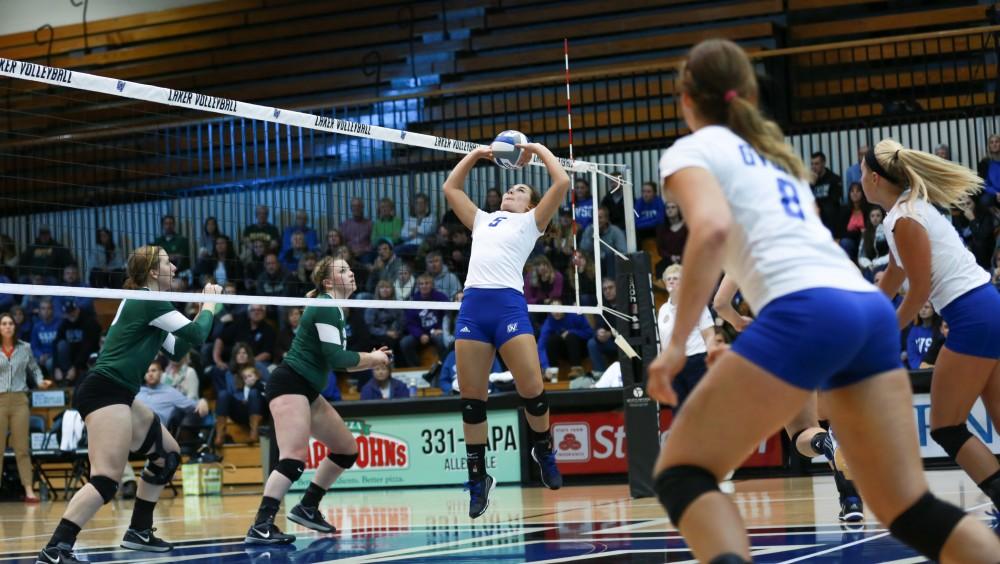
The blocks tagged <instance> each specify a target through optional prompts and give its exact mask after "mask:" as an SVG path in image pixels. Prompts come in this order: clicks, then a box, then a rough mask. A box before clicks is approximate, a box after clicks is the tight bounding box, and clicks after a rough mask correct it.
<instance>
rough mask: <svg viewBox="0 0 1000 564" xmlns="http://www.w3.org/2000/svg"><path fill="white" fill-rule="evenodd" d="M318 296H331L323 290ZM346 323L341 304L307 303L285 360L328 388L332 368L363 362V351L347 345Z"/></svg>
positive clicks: (317, 386)
mask: <svg viewBox="0 0 1000 564" xmlns="http://www.w3.org/2000/svg"><path fill="white" fill-rule="evenodd" d="M316 299H319V300H322V299H331V298H330V296H329V294H323V295H322V296H319V297H318V298H316ZM344 325H345V321H344V312H343V311H342V310H341V309H340V308H339V307H312V306H310V307H307V308H306V310H305V311H304V312H303V313H302V319H301V320H299V330H298V331H296V332H295V339H294V340H292V348H291V349H290V350H289V351H288V353H287V354H285V364H287V365H288V367H289V368H291V369H292V370H294V371H295V372H296V373H297V374H299V375H300V376H302V377H303V378H305V379H306V381H308V382H309V385H310V386H312V387H313V388H314V389H315V390H316V391H318V392H322V391H323V390H324V389H325V388H326V383H327V375H328V374H329V373H330V371H331V370H343V369H345V368H353V367H355V366H357V365H358V363H359V362H361V355H360V354H358V353H356V352H353V351H349V350H347V348H346V347H347V332H346V331H344Z"/></svg>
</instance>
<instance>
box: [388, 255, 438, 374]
mask: <svg viewBox="0 0 1000 564" xmlns="http://www.w3.org/2000/svg"><path fill="white" fill-rule="evenodd" d="M411 299H412V300H413V301H421V302H447V301H450V300H449V299H448V295H447V294H443V293H441V292H440V291H439V290H436V289H435V288H434V278H433V277H432V276H431V275H430V274H421V275H420V277H419V278H417V289H416V291H414V292H413V297H412V298H411ZM444 313H445V312H444V311H442V310H438V309H420V310H416V309H408V310H406V329H407V334H406V335H405V336H403V339H402V341H400V343H399V348H400V350H401V351H402V353H403V361H404V362H405V363H406V366H420V356H419V355H418V352H419V351H420V349H422V348H423V347H425V346H428V345H433V346H434V348H435V349H436V350H437V354H438V360H440V359H443V358H444V357H445V355H446V354H447V353H448V347H447V346H446V345H445V343H444V338H443V331H442V329H441V324H442V322H443V321H444Z"/></svg>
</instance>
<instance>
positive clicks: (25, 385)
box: [0, 313, 51, 503]
mask: <svg viewBox="0 0 1000 564" xmlns="http://www.w3.org/2000/svg"><path fill="white" fill-rule="evenodd" d="M0 353H2V354H0V453H3V452H5V451H6V450H7V431H8V429H9V430H10V446H11V447H12V448H13V450H14V459H15V460H16V461H17V473H18V477H20V479H21V485H22V486H24V501H25V503H38V501H39V499H38V497H37V496H36V495H35V491H34V489H33V488H32V482H33V479H32V477H33V476H34V474H33V473H32V469H31V458H30V455H29V451H28V447H29V445H30V444H31V443H30V434H29V424H28V422H29V419H30V416H29V414H30V412H29V405H28V393H27V392H28V390H29V389H30V388H35V387H36V386H37V387H41V388H43V389H45V388H48V387H49V386H50V385H51V382H48V381H46V380H44V379H43V377H42V371H41V369H40V368H39V367H38V364H37V363H36V362H35V357H34V355H33V354H32V352H31V346H30V345H29V344H28V343H26V342H24V341H22V340H20V339H18V338H17V324H16V322H15V321H14V316H13V315H11V314H9V313H3V314H0ZM2 474H3V465H0V476H2Z"/></svg>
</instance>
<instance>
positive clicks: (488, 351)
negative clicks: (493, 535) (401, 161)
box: [444, 143, 569, 519]
mask: <svg viewBox="0 0 1000 564" xmlns="http://www.w3.org/2000/svg"><path fill="white" fill-rule="evenodd" d="M518 147H520V148H522V149H523V150H524V153H523V155H522V159H524V160H525V162H526V160H527V159H530V158H531V156H532V155H538V158H539V159H541V160H542V162H543V163H545V167H546V168H547V169H548V171H549V175H550V176H551V177H552V186H550V187H549V190H548V191H547V192H546V193H545V196H544V197H540V196H539V195H538V192H536V191H535V190H534V189H532V188H531V187H530V186H528V185H526V184H515V185H514V186H512V187H511V188H510V189H509V190H507V192H506V193H505V194H504V196H503V199H502V200H501V203H500V210H499V211H496V212H493V213H486V212H484V211H483V210H481V209H479V208H477V207H476V205H475V204H474V203H472V200H470V199H469V196H468V195H467V194H466V193H465V179H466V178H467V177H468V175H469V171H470V170H472V167H474V166H475V165H476V162H477V161H479V160H480V159H490V160H492V158H493V154H492V151H491V150H490V148H489V147H480V148H478V149H475V150H473V151H472V152H471V153H469V154H468V155H466V156H465V157H464V158H463V159H462V160H461V161H460V162H459V163H458V165H457V166H456V167H455V169H454V170H453V171H452V172H451V175H449V176H448V180H447V181H445V183H444V194H445V197H446V198H447V199H448V204H449V205H450V206H451V208H452V209H453V210H455V214H456V215H457V216H458V219H459V220H460V221H461V222H462V223H463V224H464V225H465V226H466V227H468V228H469V229H471V230H472V252H471V254H470V258H469V274H468V277H467V278H466V280H465V294H464V296H463V298H462V306H461V309H460V310H459V312H458V318H457V319H456V320H455V363H456V368H457V371H458V379H459V384H460V388H461V394H462V421H463V423H464V425H463V429H464V431H465V448H466V456H467V458H468V469H469V483H468V484H467V487H468V489H469V495H470V499H469V517H471V518H473V519H475V518H476V517H479V516H480V515H482V514H483V513H484V512H485V511H486V508H487V507H488V506H489V501H490V494H491V492H492V491H493V487H494V485H495V482H494V480H493V478H492V477H491V476H490V475H489V474H487V473H486V465H487V464H486V462H487V461H486V441H487V437H488V432H489V426H488V425H487V423H486V394H487V390H488V386H489V373H490V367H491V366H492V365H493V359H494V357H495V356H496V352H497V351H500V355H501V356H502V357H503V360H504V363H505V364H506V365H507V368H509V369H510V371H511V373H512V374H513V375H514V383H515V385H516V387H517V393H518V395H519V396H521V399H522V400H523V402H524V412H525V413H524V414H525V418H526V419H527V421H528V435H529V438H530V440H531V444H532V448H531V455H532V458H534V459H535V462H537V463H538V465H539V467H540V469H541V476H542V483H543V484H545V486H546V487H548V488H550V489H559V488H560V487H561V486H562V476H561V475H560V474H559V469H558V468H557V467H556V459H555V452H554V451H553V445H552V436H551V433H550V429H549V402H548V399H547V398H546V397H545V388H544V387H543V385H542V369H541V366H540V365H539V360H538V344H537V343H536V342H535V335H534V333H533V330H532V327H531V321H530V319H529V318H528V306H527V302H525V299H524V277H523V275H522V272H523V271H524V263H525V261H527V260H528V255H529V254H530V253H531V251H532V249H534V247H535V242H536V241H537V240H538V238H539V237H540V236H541V235H542V233H544V232H545V228H546V226H548V224H549V222H551V221H552V216H553V215H555V213H556V210H558V209H559V205H560V204H561V203H562V201H563V200H564V199H565V198H566V191H567V190H568V189H569V176H568V175H567V174H566V171H565V170H563V168H562V165H560V164H559V160H558V159H556V157H555V156H554V155H553V154H552V152H551V151H549V150H548V149H547V148H546V147H545V146H543V145H540V144H537V143H528V144H526V145H518ZM522 164H523V163H522Z"/></svg>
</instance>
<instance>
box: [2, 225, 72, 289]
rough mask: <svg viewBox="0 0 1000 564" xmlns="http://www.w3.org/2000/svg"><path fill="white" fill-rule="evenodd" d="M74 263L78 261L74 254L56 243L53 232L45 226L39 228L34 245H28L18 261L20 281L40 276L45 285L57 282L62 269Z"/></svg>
mask: <svg viewBox="0 0 1000 564" xmlns="http://www.w3.org/2000/svg"><path fill="white" fill-rule="evenodd" d="M74 262H76V260H75V259H74V258H73V253H71V252H69V249H67V248H66V247H65V246H63V245H62V244H61V243H60V242H59V241H56V240H55V239H54V238H53V237H52V230H51V229H49V227H48V226H46V225H43V226H41V227H39V228H38V237H36V238H35V241H34V243H32V244H31V245H28V248H27V249H25V251H24V252H23V253H21V258H19V259H18V261H17V264H18V268H19V272H18V279H19V280H21V281H28V280H30V279H31V276H32V275H34V274H38V275H40V276H41V277H42V279H43V282H44V283H51V282H55V280H56V279H57V278H58V276H59V273H61V272H62V269H63V268H65V267H66V265H69V264H73V263H74Z"/></svg>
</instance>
